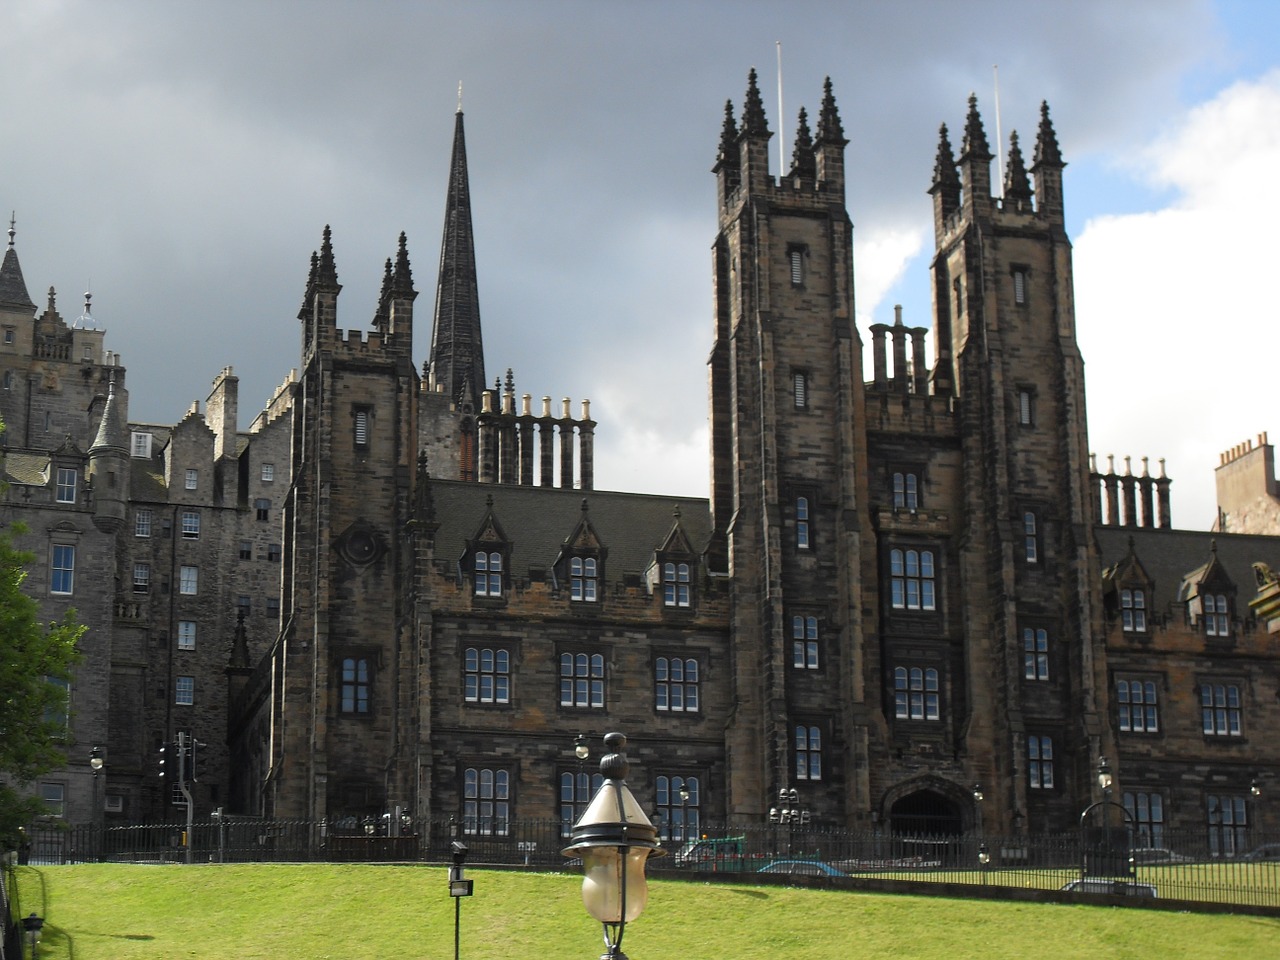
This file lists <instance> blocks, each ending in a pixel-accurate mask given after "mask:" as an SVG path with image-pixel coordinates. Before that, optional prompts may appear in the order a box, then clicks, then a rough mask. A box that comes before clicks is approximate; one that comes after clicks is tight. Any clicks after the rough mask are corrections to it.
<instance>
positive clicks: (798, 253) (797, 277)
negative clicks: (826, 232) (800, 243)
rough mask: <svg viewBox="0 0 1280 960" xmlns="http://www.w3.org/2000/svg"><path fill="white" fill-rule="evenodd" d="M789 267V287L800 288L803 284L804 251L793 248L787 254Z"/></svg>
mask: <svg viewBox="0 0 1280 960" xmlns="http://www.w3.org/2000/svg"><path fill="white" fill-rule="evenodd" d="M787 257H788V259H789V261H790V266H791V285H792V286H793V287H798V286H801V285H802V284H803V283H804V251H803V250H801V249H799V248H797V247H793V248H792V249H791V250H790V251H789V252H788V254H787Z"/></svg>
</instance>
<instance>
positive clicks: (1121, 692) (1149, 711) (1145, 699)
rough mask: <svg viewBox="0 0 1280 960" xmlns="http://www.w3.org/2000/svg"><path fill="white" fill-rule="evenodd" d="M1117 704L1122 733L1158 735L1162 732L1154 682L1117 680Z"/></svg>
mask: <svg viewBox="0 0 1280 960" xmlns="http://www.w3.org/2000/svg"><path fill="white" fill-rule="evenodd" d="M1116 703H1117V704H1118V706H1119V713H1120V731H1121V732H1122V733H1157V732H1159V730H1160V712H1159V709H1160V708H1159V704H1158V703H1157V702H1156V685H1155V681H1153V680H1117V681H1116Z"/></svg>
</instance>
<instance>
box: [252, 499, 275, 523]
mask: <svg viewBox="0 0 1280 960" xmlns="http://www.w3.org/2000/svg"><path fill="white" fill-rule="evenodd" d="M253 510H254V513H255V515H256V516H257V518H258V520H259V521H261V522H262V523H266V522H267V521H268V520H270V519H271V501H270V500H268V499H267V498H266V497H259V498H258V499H256V500H254V501H253Z"/></svg>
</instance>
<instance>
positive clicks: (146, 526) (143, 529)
mask: <svg viewBox="0 0 1280 960" xmlns="http://www.w3.org/2000/svg"><path fill="white" fill-rule="evenodd" d="M148 436H149V434H148ZM133 535H134V536H135V537H149V536H151V511H150V510H145V509H143V510H139V511H138V512H137V513H135V514H134V515H133Z"/></svg>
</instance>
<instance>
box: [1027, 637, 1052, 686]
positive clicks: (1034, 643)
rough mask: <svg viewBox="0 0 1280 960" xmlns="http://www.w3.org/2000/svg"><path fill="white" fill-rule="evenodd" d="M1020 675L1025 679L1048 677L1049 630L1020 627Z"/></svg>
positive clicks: (1045, 678)
mask: <svg viewBox="0 0 1280 960" xmlns="http://www.w3.org/2000/svg"><path fill="white" fill-rule="evenodd" d="M1022 676H1023V678H1024V679H1026V680H1048V679H1049V631H1048V630H1040V629H1037V628H1033V627H1023V628H1022Z"/></svg>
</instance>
